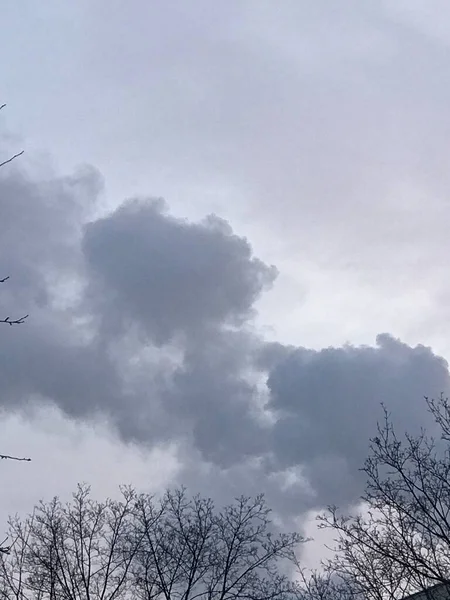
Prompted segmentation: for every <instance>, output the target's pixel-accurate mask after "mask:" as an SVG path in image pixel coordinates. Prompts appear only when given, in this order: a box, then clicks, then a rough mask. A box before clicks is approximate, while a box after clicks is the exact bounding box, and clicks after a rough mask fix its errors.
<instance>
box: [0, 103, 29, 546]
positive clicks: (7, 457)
mask: <svg viewBox="0 0 450 600" xmlns="http://www.w3.org/2000/svg"><path fill="white" fill-rule="evenodd" d="M5 106H6V104H1V105H0V110H2V109H3V108H5ZM23 153H24V150H22V151H21V152H17V153H16V154H14V155H13V156H11V157H10V158H8V159H6V160H4V161H2V162H0V167H3V166H4V165H6V164H8V163H10V162H12V161H13V160H14V159H16V158H17V157H19V156H21V155H22V154H23ZM8 279H9V275H7V276H6V277H3V279H0V283H5V282H6V281H8ZM27 318H28V315H23V316H22V317H19V318H15V319H12V318H11V317H5V318H4V319H0V323H6V324H7V325H21V324H22V323H23V322H24V321H25V319H27ZM0 460H16V461H26V462H30V461H31V458H22V457H19V456H11V455H10V454H0ZM5 541H6V540H4V541H3V542H2V543H1V544H0V554H2V553H3V554H4V553H7V552H8V551H9V547H7V546H4V542H5Z"/></svg>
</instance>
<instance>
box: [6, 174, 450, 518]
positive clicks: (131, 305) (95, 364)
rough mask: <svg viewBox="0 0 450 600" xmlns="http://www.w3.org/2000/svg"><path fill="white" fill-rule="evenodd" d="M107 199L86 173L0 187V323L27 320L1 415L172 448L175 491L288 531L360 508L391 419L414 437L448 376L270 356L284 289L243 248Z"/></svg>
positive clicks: (296, 353)
mask: <svg viewBox="0 0 450 600" xmlns="http://www.w3.org/2000/svg"><path fill="white" fill-rule="evenodd" d="M100 191H101V177H100V176H99V174H98V173H97V172H96V171H94V170H92V169H85V170H82V171H80V172H78V173H76V174H75V175H73V176H70V177H54V178H50V179H47V180H45V181H44V180H39V179H34V178H32V177H30V176H29V175H27V174H26V173H25V172H22V171H17V170H12V171H9V172H7V173H6V172H5V171H3V172H1V173H0V203H1V204H0V207H1V210H2V214H3V215H5V220H4V221H2V224H1V225H0V227H1V228H2V229H1V232H0V233H2V235H0V256H1V261H0V270H1V271H3V272H4V274H5V275H6V274H10V275H11V280H9V281H7V282H5V284H3V287H2V292H4V294H3V295H2V297H1V299H2V311H3V312H4V314H5V315H6V314H11V315H13V316H14V315H15V314H22V312H27V313H30V315H31V316H30V319H29V321H28V322H27V323H26V325H22V326H20V327H5V328H4V329H3V330H2V335H1V337H0V381H1V385H2V395H1V400H0V402H1V406H2V408H3V409H4V410H5V411H7V412H10V413H13V412H14V411H18V410H19V411H21V412H22V414H27V415H28V416H29V418H33V415H37V414H38V413H39V411H40V410H41V408H42V407H43V406H45V405H51V406H54V407H56V408H57V409H58V410H59V411H60V412H61V413H62V414H63V415H65V416H66V417H67V418H69V419H73V420H74V421H77V422H84V423H88V424H97V423H98V422H99V421H101V422H102V427H109V428H110V430H111V431H112V432H114V434H115V435H116V436H117V438H118V439H120V440H121V441H122V442H123V443H125V444H128V445H131V446H134V447H138V448H142V449H144V450H145V451H148V450H155V449H157V448H164V447H167V446H170V447H171V448H176V449H177V450H176V458H177V461H178V463H177V464H179V469H178V470H177V475H176V477H177V480H178V481H183V482H184V483H187V484H189V486H190V487H196V486H197V487H198V489H195V490H194V491H198V490H199V491H201V492H202V493H204V492H207V493H210V494H211V495H213V496H215V497H219V496H220V497H222V498H223V497H224V496H226V495H227V494H229V493H232V492H233V493H234V491H236V492H238V493H242V492H244V493H252V494H253V493H258V492H260V491H265V492H266V493H267V494H268V498H269V500H270V501H271V502H272V503H273V505H274V507H275V509H276V510H277V511H278V513H279V515H280V516H282V517H283V518H285V519H293V518H294V517H295V516H296V515H298V514H300V513H303V512H304V511H307V510H309V509H311V508H314V507H317V506H322V505H324V504H327V503H329V502H338V503H352V502H354V501H355V500H356V499H357V497H358V495H359V493H360V492H361V489H362V488H361V486H362V481H361V479H360V475H359V473H358V467H360V466H361V464H362V461H363V460H364V456H365V453H366V450H367V441H368V438H369V437H370V436H371V435H372V434H373V433H374V432H375V425H376V420H377V419H378V418H380V416H381V410H380V402H381V401H382V402H384V403H385V404H386V406H387V407H388V408H389V409H390V410H392V413H393V416H394V418H395V419H396V420H397V421H398V422H400V423H401V426H402V427H405V428H409V429H413V430H414V429H415V428H416V429H417V427H418V426H419V425H421V424H422V423H426V418H425V416H424V415H425V411H424V406H423V400H422V397H423V395H425V394H428V395H432V394H439V393H440V392H441V391H445V390H447V389H448V388H449V385H448V384H449V374H448V365H447V363H446V362H445V361H444V360H443V359H442V358H440V357H439V356H436V355H435V354H434V353H433V352H432V350H431V349H430V348H427V347H424V346H420V345H419V346H415V347H411V346H409V345H407V344H405V343H402V342H401V341H399V340H397V339H395V338H393V337H391V336H390V335H388V334H383V335H380V336H378V338H377V340H376V345H375V346H373V347H372V346H352V345H347V346H344V347H336V348H325V349H322V350H312V349H308V348H302V347H295V346H285V345H283V344H281V343H267V342H266V341H265V340H264V338H263V337H262V335H261V334H260V332H258V330H257V329H256V327H255V324H254V316H255V303H256V302H257V300H258V299H259V298H260V296H261V295H262V294H263V293H264V292H265V291H266V290H267V289H269V288H270V287H271V285H272V284H273V283H274V280H275V277H276V273H277V271H276V269H275V268H274V267H272V266H269V265H267V264H265V263H264V262H263V261H261V260H260V259H258V258H256V257H255V256H254V255H253V252H252V248H251V245H250V243H249V242H248V240H246V239H245V238H243V237H240V236H238V235H236V234H235V233H234V232H233V230H232V227H231V226H230V224H229V223H227V222H226V221H224V220H222V219H220V218H218V217H216V216H211V217H207V218H205V219H203V220H201V221H198V222H197V221H188V220H184V219H181V218H178V217H175V216H173V215H171V214H170V212H169V211H168V209H167V207H166V206H165V205H164V204H163V203H162V202H160V201H155V200H145V199H139V200H129V201H127V202H124V203H123V204H122V205H121V206H120V207H119V208H118V209H117V210H115V211H110V212H108V213H107V214H103V215H102V216H96V215H95V213H94V210H95V209H96V207H98V200H99V194H100ZM3 272H2V273H1V274H3ZM39 414H40V413H39Z"/></svg>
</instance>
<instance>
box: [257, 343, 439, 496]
mask: <svg viewBox="0 0 450 600" xmlns="http://www.w3.org/2000/svg"><path fill="white" fill-rule="evenodd" d="M449 384H450V379H449V372H448V364H447V362H446V361H445V360H444V359H443V358H441V357H439V356H436V355H435V354H433V352H432V350H431V348H427V347H425V346H422V345H418V346H416V347H411V346H408V345H407V344H404V343H402V342H401V341H400V340H398V339H395V338H394V337H392V336H390V335H388V334H381V335H379V336H378V337H377V340H376V345H375V346H373V347H371V346H361V347H355V346H351V345H348V346H344V347H341V348H325V349H323V350H320V351H312V350H307V349H304V348H298V349H295V350H292V351H291V352H290V354H289V355H288V356H287V357H285V358H282V359H281V361H280V362H278V364H276V365H275V366H274V367H273V368H272V369H271V371H270V372H269V377H268V380H267V385H268V387H269V390H270V400H269V404H268V406H269V407H270V408H271V409H272V410H273V411H275V413H276V414H277V415H278V419H277V422H276V424H275V425H274V427H273V451H274V454H275V456H276V459H277V461H279V462H280V464H281V465H283V466H291V465H296V464H304V465H305V466H306V474H307V477H308V479H309V480H310V482H311V484H312V486H313V488H314V489H315V490H316V492H317V501H318V502H319V503H323V502H326V501H327V500H326V499H327V498H328V502H329V503H333V502H345V503H347V502H352V501H353V500H354V498H355V497H357V495H358V494H359V493H360V492H361V489H362V487H361V485H362V481H361V477H362V474H360V473H358V469H359V468H360V467H361V466H362V463H363V461H364V458H365V457H366V455H367V452H368V443H369V438H370V437H372V436H373V435H374V434H375V433H376V424H377V421H380V420H382V417H383V413H382V409H381V403H384V404H385V406H386V408H387V409H388V411H389V412H390V413H391V416H392V419H393V420H394V422H395V424H396V426H397V427H398V429H399V433H400V434H402V433H404V431H409V432H411V433H419V429H420V427H421V426H426V427H428V428H429V429H432V428H433V422H432V420H431V417H430V415H429V414H427V411H426V410H425V408H426V407H425V402H424V396H431V397H433V396H434V397H437V396H439V394H440V393H441V392H444V393H445V392H448V390H449V389H450V385H449Z"/></svg>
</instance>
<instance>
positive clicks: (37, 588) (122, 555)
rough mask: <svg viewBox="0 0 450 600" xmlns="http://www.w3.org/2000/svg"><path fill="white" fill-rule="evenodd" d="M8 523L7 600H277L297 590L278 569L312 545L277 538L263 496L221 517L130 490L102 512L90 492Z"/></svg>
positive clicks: (176, 496) (0, 576)
mask: <svg viewBox="0 0 450 600" xmlns="http://www.w3.org/2000/svg"><path fill="white" fill-rule="evenodd" d="M9 524H10V537H11V539H12V540H13V542H12V544H11V549H10V553H9V554H7V555H6V554H5V555H3V556H2V557H0V598H1V599H4V600H12V599H13V598H14V599H15V600H47V599H48V600H81V599H83V600H94V599H95V600H119V599H121V598H130V599H136V600H150V599H158V600H159V599H162V600H194V599H201V598H203V599H205V600H206V599H208V600H216V599H217V600H229V599H230V600H231V599H236V600H237V599H238V598H242V599H248V600H272V599H273V600H275V599H278V598H280V599H284V598H287V596H288V595H291V594H294V593H295V592H296V589H297V588H296V586H295V585H294V584H293V583H291V581H290V580H289V578H288V577H287V576H286V575H284V574H282V573H281V571H280V570H279V569H278V567H277V563H278V562H279V561H280V560H281V561H283V560H292V559H293V557H294V551H295V548H296V546H297V545H298V544H299V543H300V542H301V541H303V539H302V538H301V537H300V536H299V535H298V534H289V535H288V534H284V535H280V534H275V533H271V531H270V529H271V527H270V521H269V510H268V509H267V507H266V506H265V503H264V501H263V499H262V497H258V498H256V499H254V500H250V499H248V498H241V499H239V500H237V501H236V502H235V503H234V504H232V505H231V506H228V507H226V508H225V509H224V510H222V511H215V510H214V506H213V504H212V502H211V501H210V500H208V499H203V498H200V497H194V498H188V497H187V495H186V493H185V491H184V490H180V491H175V492H167V493H166V494H165V495H164V496H163V497H162V499H161V500H155V499H154V498H153V497H151V496H148V495H146V494H143V495H137V494H136V493H135V492H134V491H132V490H131V489H125V490H123V497H122V499H121V501H120V502H117V501H111V500H107V501H106V502H103V503H98V502H95V501H94V500H92V499H91V498H90V495H89V488H87V487H85V486H81V487H79V489H78V491H77V492H76V493H75V494H74V496H73V500H72V502H70V503H69V504H62V503H61V501H60V500H59V499H57V498H56V499H54V500H53V501H52V502H50V503H41V504H39V506H38V507H37V508H36V509H35V511H34V512H33V514H32V515H30V516H29V517H28V518H26V519H25V520H20V519H19V518H17V517H16V518H13V519H11V520H10V521H9Z"/></svg>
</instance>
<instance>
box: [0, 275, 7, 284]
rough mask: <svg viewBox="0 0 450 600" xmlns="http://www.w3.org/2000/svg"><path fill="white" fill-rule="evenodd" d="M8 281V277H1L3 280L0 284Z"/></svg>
mask: <svg viewBox="0 0 450 600" xmlns="http://www.w3.org/2000/svg"><path fill="white" fill-rule="evenodd" d="M8 279H9V275H7V276H6V277H3V279H0V283H5V281H8Z"/></svg>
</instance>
